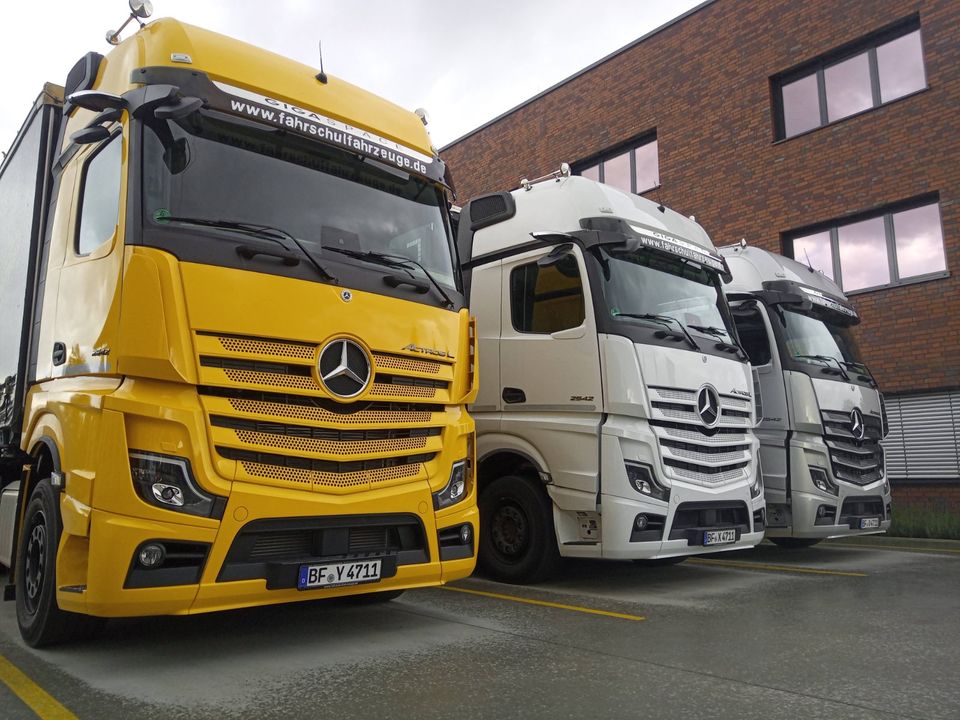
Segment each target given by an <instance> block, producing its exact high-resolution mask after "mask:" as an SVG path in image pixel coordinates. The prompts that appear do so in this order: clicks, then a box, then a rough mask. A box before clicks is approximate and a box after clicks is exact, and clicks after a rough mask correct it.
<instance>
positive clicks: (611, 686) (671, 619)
mask: <svg viewBox="0 0 960 720" xmlns="http://www.w3.org/2000/svg"><path fill="white" fill-rule="evenodd" d="M958 617H960V544H957V543H952V544H948V543H942V544H938V543H921V542H919V541H911V540H900V539H881V540H880V541H876V542H871V543H869V544H862V545H861V544H857V543H856V542H854V541H846V542H842V543H839V542H838V543H826V544H821V545H820V546H817V547H815V548H811V549H808V550H802V551H794V552H784V551H781V550H779V549H777V548H774V547H772V546H769V545H767V544H764V545H762V546H761V547H760V548H758V549H757V550H755V551H753V552H748V553H739V554H737V555H729V554H728V555H722V556H717V557H714V558H704V559H693V560H688V561H687V562H686V563H684V564H682V565H677V566H674V567H658V568H651V567H643V566H640V565H634V564H630V563H615V564H612V563H595V562H567V563H566V564H565V565H564V567H563V574H562V576H560V578H558V579H556V580H553V581H551V582H548V583H545V584H542V585H538V586H534V587H515V586H508V585H500V584H497V583H492V582H489V581H486V580H483V579H476V578H474V579H470V580H467V581H463V582H460V583H458V584H456V585H455V586H454V587H450V588H438V589H429V590H418V591H413V592H408V593H406V594H405V595H403V596H402V597H401V598H399V599H398V600H394V601H393V602H390V603H388V604H386V605H382V606H378V605H362V604H356V603H344V602H337V603H331V602H324V601H319V602H312V603H300V604H296V605H290V606H278V607H272V608H258V609H253V610H243V611H235V612H229V613H221V614H215V615H205V616H195V617H185V618H150V619H133V620H123V621H113V622H111V623H110V624H109V625H108V629H107V631H106V633H104V635H103V636H101V637H99V638H98V639H97V640H95V641H94V642H91V643H88V644H87V645H84V646H78V647H70V648H62V649H55V650H47V651H43V652H37V651H32V650H29V649H27V648H26V646H25V645H24V644H23V643H22V642H21V640H20V637H19V634H18V632H17V628H16V617H15V613H14V606H13V603H4V604H3V605H0V680H2V681H3V683H2V684H0V709H2V710H3V712H0V715H2V716H3V717H4V718H34V717H38V716H39V717H42V718H71V717H74V716H75V717H78V718H113V717H116V718H121V717H122V718H129V717H143V718H188V717H189V718H207V717H209V718H220V717H258V718H280V717H300V716H302V717H364V718H366V717H380V718H401V717H451V718H452V717H464V716H467V717H495V716H502V717H544V718H568V717H569V718H584V717H641V716H642V717H680V716H688V717H706V718H709V717H733V716H737V717H741V718H796V717H805V718H840V717H842V718H881V717H882V718H887V717H890V718H957V717H958V716H960V685H958V683H957V678H958V668H960V651H958V650H957V647H958V644H960V622H958V619H957V618H958ZM31 706H32V707H31Z"/></svg>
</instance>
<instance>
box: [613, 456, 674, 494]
mask: <svg viewBox="0 0 960 720" xmlns="http://www.w3.org/2000/svg"><path fill="white" fill-rule="evenodd" d="M624 466H625V467H626V469H627V480H629V481H630V484H631V485H632V486H633V489H634V490H636V491H637V492H638V493H640V494H641V495H647V496H649V497H652V498H653V499H654V500H662V501H663V502H670V488H668V487H665V486H663V485H661V484H660V483H658V482H657V480H656V478H654V476H653V471H652V470H651V468H650V466H649V465H641V464H640V463H632V462H627V463H624Z"/></svg>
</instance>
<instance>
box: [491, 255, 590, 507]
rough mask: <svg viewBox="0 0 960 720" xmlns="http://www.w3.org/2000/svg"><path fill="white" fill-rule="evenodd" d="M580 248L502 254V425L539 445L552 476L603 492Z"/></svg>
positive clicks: (572, 487) (567, 483)
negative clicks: (599, 481)
mask: <svg viewBox="0 0 960 720" xmlns="http://www.w3.org/2000/svg"><path fill="white" fill-rule="evenodd" d="M586 278H587V274H586V267H585V265H584V259H583V256H582V254H581V252H580V250H579V248H577V247H575V246H573V245H564V246H560V247H558V248H555V249H553V250H552V251H547V250H537V251H531V252H529V253H525V254H523V255H521V256H518V257H516V258H512V259H509V260H504V261H503V282H502V291H501V292H502V303H501V308H502V313H503V314H502V317H501V327H502V331H501V341H500V388H499V390H500V399H501V403H502V404H501V407H502V408H503V415H502V421H501V423H502V424H501V429H502V432H504V433H508V434H513V435H516V436H519V437H521V438H523V439H524V440H526V441H527V442H529V443H531V444H532V445H534V447H535V448H536V449H537V451H538V452H539V453H540V454H541V455H542V456H543V457H544V458H545V460H546V462H547V465H548V467H547V468H546V469H547V471H548V472H549V473H550V475H551V478H552V481H553V484H554V485H556V486H558V487H561V488H565V489H568V490H573V491H582V492H584V493H589V494H590V496H591V497H589V498H588V497H585V498H584V501H585V502H586V501H587V500H589V501H590V502H592V503H595V498H594V497H592V496H593V495H594V494H595V493H596V492H597V477H598V473H599V466H598V462H599V450H598V442H599V432H600V421H601V413H602V397H603V395H602V392H601V385H600V382H601V381H600V351H599V345H598V342H597V329H596V323H595V316H594V312H593V304H592V302H591V298H590V293H589V292H587V291H586V288H587V280H586Z"/></svg>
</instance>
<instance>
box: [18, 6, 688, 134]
mask: <svg viewBox="0 0 960 720" xmlns="http://www.w3.org/2000/svg"><path fill="white" fill-rule="evenodd" d="M700 1H701V0H663V1H655V0H593V2H584V1H583V0H580V1H579V2H576V1H573V0H514V1H513V2H510V1H508V0H487V1H486V2H479V3H478V2H466V1H465V0H446V1H443V0H355V1H354V2H343V1H342V0H340V1H339V2H336V1H334V0H322V1H321V0H314V1H310V0H232V1H231V0H154V9H155V14H154V17H167V16H172V17H176V18H178V19H180V20H182V21H184V22H187V23H190V24H193V25H200V26H202V27H205V28H208V29H210V30H215V31H217V32H221V33H224V34H226V35H230V36H232V37H235V38H238V39H241V40H244V41H246V42H249V43H252V44H254V45H258V46H260V47H264V48H267V49H269V50H272V51H274V52H278V53H280V54H282V55H286V56H288V57H291V58H294V59H296V60H299V61H301V62H305V63H308V64H310V65H314V66H316V65H317V64H318V55H317V41H318V39H321V38H322V40H323V57H324V65H325V69H326V71H327V72H328V73H330V74H333V75H336V76H338V77H341V78H343V79H345V80H347V81H349V82H352V83H354V84H356V85H359V86H361V87H363V88H365V89H367V90H370V91H372V92H374V93H376V94H378V95H381V96H383V97H386V98H387V99H389V100H392V101H393V102H395V103H397V104H399V105H401V106H403V107H406V108H409V109H411V110H412V109H414V108H416V107H424V108H426V109H427V111H428V112H429V114H430V132H431V135H432V137H433V140H434V143H435V144H436V145H437V146H438V147H440V146H442V145H444V144H446V143H448V142H450V141H451V140H454V139H456V138H457V137H459V136H461V135H463V134H464V133H466V132H469V131H470V130H472V129H473V128H475V127H477V126H478V125H481V124H483V123H484V122H486V121H487V120H490V119H492V118H494V117H496V116H497V115H499V114H500V113H502V112H504V111H505V110H508V109H509V108H511V107H513V106H514V105H517V104H518V103H521V102H523V101H524V100H526V99H527V98H529V97H531V96H532V95H535V94H536V93H538V92H540V91H542V90H544V89H546V88H547V87H549V86H551V85H553V84H554V83H556V82H557V81H559V80H562V79H563V78H565V77H567V76H568V75H571V74H573V73H574V72H576V71H577V70H579V69H581V68H583V67H585V66H586V65H589V64H590V63H592V62H594V61H596V60H598V59H600V58H601V57H603V56H604V55H606V54H608V53H610V52H612V51H613V50H616V49H617V48H619V47H621V46H623V45H626V44H627V43H628V42H630V41H631V40H634V39H635V38H637V37H639V36H641V35H643V34H644V33H646V32H649V31H650V30H652V29H654V28H655V27H658V26H660V25H662V24H663V23H665V22H667V21H668V20H670V19H672V18H674V17H676V16H677V15H680V14H682V13H683V12H685V11H687V10H689V9H690V8H692V7H694V6H696V5H697V4H699V2H700ZM0 8H2V9H0V67H2V68H3V102H2V103H0V149H2V150H6V149H7V148H8V147H9V146H10V143H11V142H12V141H13V138H14V137H15V136H16V132H17V129H18V128H19V127H20V123H21V122H22V121H23V118H24V116H25V114H26V111H27V108H28V107H29V105H30V103H31V102H32V101H33V99H34V98H35V97H36V96H37V94H38V93H39V91H40V88H41V87H42V85H43V83H44V81H51V82H55V83H58V84H62V83H63V80H64V78H65V77H66V74H67V71H68V70H69V69H70V67H71V66H72V65H73V63H74V62H75V61H76V60H77V59H78V58H79V57H80V56H81V55H83V53H85V52H87V51H88V50H96V51H98V52H101V53H106V52H107V51H108V50H109V49H110V47H109V45H107V43H106V42H105V40H104V35H105V33H106V31H107V30H108V29H115V28H116V27H117V26H119V24H120V23H121V22H122V21H123V19H124V18H125V17H126V15H127V3H126V2H125V0H82V1H81V0H32V1H30V2H27V1H25V0H7V1H6V2H4V3H3V4H2V5H0ZM132 31H133V30H132V28H131V27H129V26H128V28H127V30H126V31H125V32H124V34H123V37H127V36H129V34H130V33H131V32H132Z"/></svg>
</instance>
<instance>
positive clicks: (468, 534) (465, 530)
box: [460, 525, 473, 545]
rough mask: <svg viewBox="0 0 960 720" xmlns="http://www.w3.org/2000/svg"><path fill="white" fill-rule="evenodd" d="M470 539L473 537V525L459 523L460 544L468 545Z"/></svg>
mask: <svg viewBox="0 0 960 720" xmlns="http://www.w3.org/2000/svg"><path fill="white" fill-rule="evenodd" d="M472 539H473V526H472V525H461V526H460V544H461V545H469V544H470V541H471V540H472Z"/></svg>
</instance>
